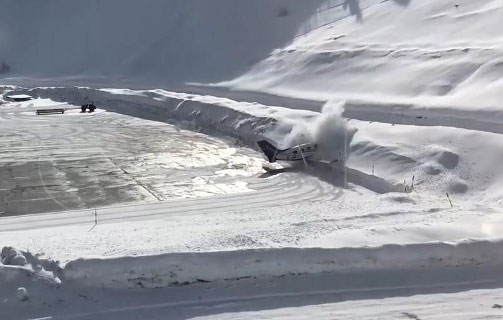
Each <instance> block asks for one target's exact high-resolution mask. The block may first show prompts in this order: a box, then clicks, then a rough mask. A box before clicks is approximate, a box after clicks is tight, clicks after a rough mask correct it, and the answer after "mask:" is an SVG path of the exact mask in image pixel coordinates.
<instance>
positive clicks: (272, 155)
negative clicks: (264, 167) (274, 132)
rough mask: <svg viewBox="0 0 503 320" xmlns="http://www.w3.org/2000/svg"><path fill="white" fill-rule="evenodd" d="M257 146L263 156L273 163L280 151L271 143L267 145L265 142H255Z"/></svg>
mask: <svg viewBox="0 0 503 320" xmlns="http://www.w3.org/2000/svg"><path fill="white" fill-rule="evenodd" d="M257 144H258V146H259V147H260V149H262V151H263V152H264V154H265V155H266V157H267V159H268V160H269V162H275V161H276V155H277V154H278V153H279V152H280V151H281V150H279V149H278V148H276V147H275V146H273V145H272V144H271V143H269V142H268V141H266V140H261V141H258V142H257Z"/></svg>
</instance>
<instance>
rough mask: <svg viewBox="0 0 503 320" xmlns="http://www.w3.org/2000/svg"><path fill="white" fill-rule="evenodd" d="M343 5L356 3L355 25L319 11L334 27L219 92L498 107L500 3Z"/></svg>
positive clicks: (426, 0) (502, 81) (280, 52)
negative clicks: (264, 92)
mask: <svg viewBox="0 0 503 320" xmlns="http://www.w3.org/2000/svg"><path fill="white" fill-rule="evenodd" d="M333 2H335V3H337V1H333ZM339 2H341V1H339ZM350 2H354V3H359V8H358V10H359V11H358V17H356V18H353V17H348V18H344V19H339V20H337V19H335V17H336V16H337V12H340V11H341V10H343V8H341V7H337V6H335V7H334V8H332V9H328V10H326V11H323V12H322V13H320V14H319V15H321V16H322V17H323V18H324V19H326V20H327V21H330V20H332V21H336V22H334V23H330V24H327V25H325V26H323V27H321V28H318V29H315V30H313V31H312V32H309V33H307V34H305V35H303V36H301V37H297V38H295V40H294V41H293V42H292V43H290V44H289V45H287V46H286V47H284V48H278V49H277V50H275V51H274V52H273V53H272V54H271V55H270V56H269V57H268V58H267V59H265V60H264V61H262V62H260V63H259V64H257V65H256V66H254V67H253V68H252V70H250V71H249V72H248V73H246V74H245V75H243V76H241V77H239V78H238V79H235V80H233V81H230V82H226V83H224V84H223V85H229V86H231V87H233V88H237V89H246V90H259V91H267V92H271V93H275V94H280V95H287V96H296V97H303V98H310V99H315V100H318V99H329V98H334V97H338V98H341V99H348V98H358V99H366V100H371V101H375V100H378V101H382V100H384V101H389V100H390V99H393V100H397V99H398V100H404V99H413V101H415V102H416V103H419V102H420V103H422V104H431V103H433V104H439V103H451V104H452V103H454V104H455V105H465V106H466V105H470V106H473V105H476V106H478V107H479V108H482V107H495V106H501V104H502V103H503V93H502V92H503V31H502V30H503V25H502V21H503V4H502V2H501V1H499V0H478V1H470V0H458V1H438V0H420V1H419V0H412V1H410V0H408V1H377V0H376V1H374V0H367V1H365V0H362V1H350ZM317 16H318V15H317ZM327 16H328V18H327ZM315 17H316V16H315ZM414 98H415V99H414Z"/></svg>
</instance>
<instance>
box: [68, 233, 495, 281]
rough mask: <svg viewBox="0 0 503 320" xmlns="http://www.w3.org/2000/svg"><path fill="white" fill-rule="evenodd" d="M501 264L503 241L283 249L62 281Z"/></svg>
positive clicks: (179, 256) (77, 267) (82, 265)
mask: <svg viewBox="0 0 503 320" xmlns="http://www.w3.org/2000/svg"><path fill="white" fill-rule="evenodd" d="M502 264H503V243H502V242H501V241H499V242H488V241H473V242H462V243H454V244H452V243H423V244H410V245H403V246H401V245H385V246H382V247H367V248H365V247H362V248H340V249H318V248H307V249H301V248H280V249H257V250H240V251H228V252H225V251H222V252H200V253H168V254H163V255H156V256H142V257H121V258H113V259H79V260H75V261H72V262H70V263H68V264H67V265H66V266H65V268H64V270H63V273H62V274H63V279H62V281H70V282H76V283H78V284H81V285H83V286H94V287H112V288H134V287H165V286H170V285H180V284H190V283H195V282H202V281H216V280H225V279H240V278H246V277H266V276H284V275H292V274H314V273H320V272H359V271H361V272H365V271H366V270H384V269H388V270H389V269H391V270H398V269H401V270H407V269H410V270H417V269H424V268H444V267H465V266H481V265H488V266H498V265H502Z"/></svg>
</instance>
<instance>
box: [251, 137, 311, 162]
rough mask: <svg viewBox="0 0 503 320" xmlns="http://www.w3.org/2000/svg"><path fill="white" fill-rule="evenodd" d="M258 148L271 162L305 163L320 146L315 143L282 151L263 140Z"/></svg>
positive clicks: (259, 142)
mask: <svg viewBox="0 0 503 320" xmlns="http://www.w3.org/2000/svg"><path fill="white" fill-rule="evenodd" d="M257 144H258V146H259V147H260V149H262V151H263V152H264V154H265V155H266V157H267V159H268V160H269V162H271V163H272V162H276V161H277V160H280V161H299V160H303V161H305V160H306V159H308V158H309V157H311V156H313V155H314V153H315V152H316V150H317V149H318V144H314V143H304V144H299V145H296V146H293V147H291V148H288V149H283V150H280V149H278V148H277V147H275V146H274V145H273V144H271V143H270V142H268V141H266V140H261V141H258V142H257Z"/></svg>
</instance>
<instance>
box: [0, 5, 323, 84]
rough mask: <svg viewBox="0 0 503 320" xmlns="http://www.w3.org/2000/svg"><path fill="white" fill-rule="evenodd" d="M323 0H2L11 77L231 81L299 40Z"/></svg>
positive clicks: (0, 49)
mask: <svg viewBox="0 0 503 320" xmlns="http://www.w3.org/2000/svg"><path fill="white" fill-rule="evenodd" d="M322 2H323V0H311V1H299V0H296V1H290V0H255V1H243V0H240V1H234V0H214V1H211V2H210V1H198V0H170V1H164V0H148V1H135V0H110V1H99V0H91V1H76V0H70V1H67V0H46V1H24V0H22V1H18V0H1V1H0V8H2V9H1V10H0V61H2V60H4V61H5V62H6V63H7V64H8V65H10V67H11V72H10V74H4V75H6V76H9V77H12V76H23V77H35V78H48V77H49V78H54V77H58V76H59V77H61V76H67V77H68V76H75V77H92V78H95V79H100V81H104V82H113V81H114V80H115V81H117V79H118V78H121V77H128V78H129V77H131V78H132V79H131V82H134V83H136V84H143V85H145V84H146V81H150V82H155V83H158V84H159V83H164V84H166V83H172V82H175V83H183V82H184V81H195V82H207V81H213V82H214V81H223V80H228V79H230V78H233V77H235V76H238V75H240V74H241V73H243V72H245V71H246V70H247V69H248V68H249V67H251V66H252V65H254V64H255V63H257V62H258V61H260V60H261V59H263V58H264V57H266V56H267V55H268V54H269V53H270V52H271V51H272V50H274V49H276V48H281V47H283V46H284V45H285V44H287V43H288V42H289V41H291V39H292V38H293V37H294V36H295V35H296V34H297V33H298V32H299V30H300V28H301V27H302V24H303V22H304V21H306V20H308V19H309V18H310V17H311V16H312V15H313V13H314V12H315V11H316V8H317V7H318V6H320V5H321V3H322ZM1 76H2V75H1V74H0V77H1Z"/></svg>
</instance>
